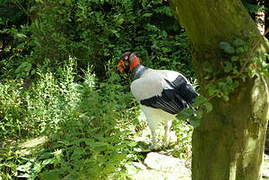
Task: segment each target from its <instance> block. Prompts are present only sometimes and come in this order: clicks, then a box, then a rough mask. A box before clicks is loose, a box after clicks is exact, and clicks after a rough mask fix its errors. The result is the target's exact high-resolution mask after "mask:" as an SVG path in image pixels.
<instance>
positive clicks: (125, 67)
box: [117, 52, 140, 73]
mask: <svg viewBox="0 0 269 180" xmlns="http://www.w3.org/2000/svg"><path fill="white" fill-rule="evenodd" d="M139 64H140V60H139V58H138V57H137V56H136V55H135V54H134V53H132V52H125V53H124V54H123V55H122V56H121V58H120V60H119V61H118V65H117V69H118V70H119V71H120V72H126V73H129V72H131V71H132V70H133V69H134V68H135V67H136V66H138V65H139Z"/></svg>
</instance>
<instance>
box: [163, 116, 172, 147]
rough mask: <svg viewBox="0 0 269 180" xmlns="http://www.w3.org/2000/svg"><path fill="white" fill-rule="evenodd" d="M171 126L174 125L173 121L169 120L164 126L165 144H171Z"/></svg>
mask: <svg viewBox="0 0 269 180" xmlns="http://www.w3.org/2000/svg"><path fill="white" fill-rule="evenodd" d="M171 126H172V121H168V122H167V123H166V124H165V126H164V138H163V145H164V146H167V145H168V144H169V134H170V128H171Z"/></svg>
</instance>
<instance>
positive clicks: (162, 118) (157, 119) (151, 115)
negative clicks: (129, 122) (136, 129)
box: [141, 105, 176, 124]
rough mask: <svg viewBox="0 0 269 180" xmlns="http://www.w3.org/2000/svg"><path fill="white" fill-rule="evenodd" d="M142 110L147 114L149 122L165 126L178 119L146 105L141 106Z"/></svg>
mask: <svg viewBox="0 0 269 180" xmlns="http://www.w3.org/2000/svg"><path fill="white" fill-rule="evenodd" d="M141 110H142V111H143V113H144V114H145V116H146V118H147V121H152V122H154V123H155V124H159V123H161V124H163V123H166V122H168V121H170V120H173V119H175V118H176V117H175V115H173V114H170V113H167V112H165V111H163V110H161V109H155V108H151V107H148V106H144V105H141Z"/></svg>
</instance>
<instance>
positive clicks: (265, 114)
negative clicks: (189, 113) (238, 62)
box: [171, 0, 269, 180]
mask: <svg viewBox="0 0 269 180" xmlns="http://www.w3.org/2000/svg"><path fill="white" fill-rule="evenodd" d="M171 6H172V8H173V9H174V12H175V15H176V16H177V17H178V19H179V22H180V23H181V24H182V25H183V26H184V27H185V29H186V31H187V34H188V36H189V38H190V40H191V42H192V45H193V61H194V66H195V71H196V72H197V74H198V79H199V83H200V85H201V94H202V95H204V96H208V92H207V89H206V88H205V87H207V86H208V80H207V79H205V78H204V77H205V75H206V73H207V72H205V71H204V68H201V67H204V66H208V65H209V64H210V65H211V66H212V68H213V70H214V71H223V68H224V67H223V62H229V61H231V58H227V56H225V55H224V54H223V53H222V52H221V50H220V49H219V47H218V45H219V43H220V42H221V41H225V42H231V41H232V40H233V39H234V38H240V39H247V43H248V45H249V46H250V47H253V46H254V44H255V46H256V47H257V48H255V49H254V50H255V51H253V54H249V55H248V56H247V57H246V56H244V58H242V57H240V58H242V60H243V61H252V60H254V58H255V56H256V55H257V56H258V54H259V53H260V52H262V53H264V51H265V49H266V48H268V47H265V43H264V41H263V40H262V37H261V35H260V33H259V30H258V29H257V27H256V25H255V22H254V21H253V20H252V19H251V17H250V16H249V15H248V12H247V11H246V10H245V8H244V7H243V5H242V3H241V1H240V0H216V1H211V0H200V1H195V0H172V1H171ZM259 39H261V40H259ZM253 48H254V47H253ZM246 73H247V72H246ZM225 75H227V73H226V74H225ZM228 75H229V74H228ZM231 76H232V75H231ZM236 81H237V82H238V83H239V85H238V87H237V88H236V89H235V90H234V91H233V92H232V93H230V94H229V96H230V97H229V99H230V100H229V101H223V100H222V99H221V98H213V99H212V100H211V103H212V105H213V107H214V108H213V111H212V112H210V113H207V114H204V116H203V118H202V120H201V125H200V126H199V127H198V128H196V129H195V130H194V133H193V142H192V145H193V162H192V179H193V180H205V179H206V180H258V179H260V178H261V177H260V166H261V163H262V159H263V151H264V142H265V136H266V127H267V120H268V119H269V110H268V109H269V99H268V98H269V93H268V85H267V83H266V81H265V77H263V76H262V75H261V74H259V73H256V75H255V76H254V77H252V78H250V77H249V78H247V79H245V80H244V81H243V80H242V79H240V77H239V78H237V79H236Z"/></svg>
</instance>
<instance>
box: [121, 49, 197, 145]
mask: <svg viewBox="0 0 269 180" xmlns="http://www.w3.org/2000/svg"><path fill="white" fill-rule="evenodd" d="M117 69H118V71H119V72H121V73H127V74H129V75H130V76H131V77H132V78H133V81H132V83H131V86H130V89H131V93H132V94H133V96H134V97H135V99H136V100H137V101H138V102H139V104H140V106H141V110H142V112H143V113H144V115H145V117H146V120H147V124H148V127H149V129H150V131H151V143H152V147H151V148H153V149H156V148H158V147H159V145H158V142H157V139H156V138H157V134H156V130H157V127H158V126H159V124H163V125H164V137H163V140H162V145H164V146H167V145H168V144H169V132H170V128H171V125H172V121H173V120H174V119H176V115H177V114H178V113H179V112H180V111H182V110H183V109H184V108H188V107H190V106H191V104H192V103H193V102H194V101H195V98H196V97H197V96H198V93H197V92H196V90H195V89H194V87H193V86H192V84H191V83H190V81H189V80H188V79H187V78H186V77H185V76H184V75H183V74H181V73H179V72H177V71H172V70H157V69H152V68H149V67H146V66H144V65H142V64H141V60H140V58H139V57H138V56H137V55H136V54H135V53H134V52H129V51H128V52H125V53H124V54H123V55H122V56H121V57H120V59H119V60H118V63H117Z"/></svg>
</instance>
